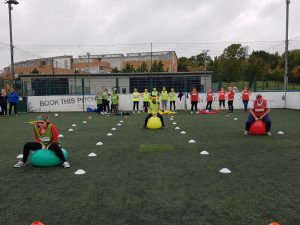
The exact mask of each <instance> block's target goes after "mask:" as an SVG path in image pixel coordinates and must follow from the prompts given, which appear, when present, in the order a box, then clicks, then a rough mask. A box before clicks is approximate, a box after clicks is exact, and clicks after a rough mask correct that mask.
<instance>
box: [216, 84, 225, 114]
mask: <svg viewBox="0 0 300 225" xmlns="http://www.w3.org/2000/svg"><path fill="white" fill-rule="evenodd" d="M225 95H226V92H225V91H224V88H221V90H220V91H218V99H219V109H221V107H222V106H223V109H225Z"/></svg>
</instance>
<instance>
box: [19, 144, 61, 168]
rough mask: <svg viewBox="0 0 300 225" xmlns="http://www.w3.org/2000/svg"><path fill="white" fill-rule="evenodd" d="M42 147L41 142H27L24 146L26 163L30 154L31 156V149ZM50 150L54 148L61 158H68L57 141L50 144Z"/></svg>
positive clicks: (24, 160)
mask: <svg viewBox="0 0 300 225" xmlns="http://www.w3.org/2000/svg"><path fill="white" fill-rule="evenodd" d="M41 148H42V145H41V144H40V143H37V142H27V143H26V144H25V145H24V148H23V162H24V163H26V162H27V159H28V156H29V153H30V151H31V150H32V151H36V150H39V149H41ZM48 149H49V150H52V151H54V153H55V154H56V155H57V157H58V158H60V160H61V161H63V162H65V161H66V159H65V156H64V154H63V152H62V150H61V148H60V146H59V145H58V144H56V143H52V144H50V146H49V147H48Z"/></svg>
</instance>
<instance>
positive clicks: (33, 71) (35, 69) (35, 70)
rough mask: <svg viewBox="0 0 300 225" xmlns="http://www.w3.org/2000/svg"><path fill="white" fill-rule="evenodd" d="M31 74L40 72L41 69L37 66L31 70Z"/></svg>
mask: <svg viewBox="0 0 300 225" xmlns="http://www.w3.org/2000/svg"><path fill="white" fill-rule="evenodd" d="M31 74H40V71H38V70H37V68H34V69H33V70H32V71H31Z"/></svg>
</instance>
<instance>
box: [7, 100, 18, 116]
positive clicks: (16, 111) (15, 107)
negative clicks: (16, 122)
mask: <svg viewBox="0 0 300 225" xmlns="http://www.w3.org/2000/svg"><path fill="white" fill-rule="evenodd" d="M12 107H14V111H15V114H18V109H17V103H16V102H13V103H9V110H8V113H9V115H10V114H11V110H12Z"/></svg>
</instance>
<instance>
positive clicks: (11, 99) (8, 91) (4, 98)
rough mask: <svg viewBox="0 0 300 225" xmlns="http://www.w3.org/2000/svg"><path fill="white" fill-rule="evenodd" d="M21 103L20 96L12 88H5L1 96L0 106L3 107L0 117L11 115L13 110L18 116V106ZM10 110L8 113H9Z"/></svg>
mask: <svg viewBox="0 0 300 225" xmlns="http://www.w3.org/2000/svg"><path fill="white" fill-rule="evenodd" d="M18 102H19V95H18V93H17V92H16V91H15V89H14V88H12V87H4V88H2V89H1V95H0V106H1V113H0V115H3V116H6V115H10V114H11V112H12V109H14V113H15V114H16V115H18V108H17V105H18ZM7 108H8V113H7Z"/></svg>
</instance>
